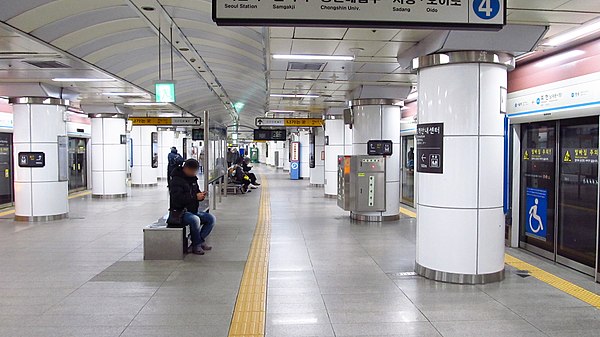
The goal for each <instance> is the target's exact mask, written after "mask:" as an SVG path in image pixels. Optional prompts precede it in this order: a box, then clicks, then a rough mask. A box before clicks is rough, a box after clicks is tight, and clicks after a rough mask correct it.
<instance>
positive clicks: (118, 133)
mask: <svg viewBox="0 0 600 337" xmlns="http://www.w3.org/2000/svg"><path fill="white" fill-rule="evenodd" d="M90 117H91V118H92V197H94V198H124V197H126V196H127V142H126V141H125V142H124V141H123V140H126V139H124V138H126V134H127V126H126V124H127V122H126V118H127V117H125V116H124V115H121V114H92V115H90Z"/></svg>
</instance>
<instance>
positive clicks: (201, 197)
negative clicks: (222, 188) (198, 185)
mask: <svg viewBox="0 0 600 337" xmlns="http://www.w3.org/2000/svg"><path fill="white" fill-rule="evenodd" d="M196 199H198V201H204V199H206V192H200V193H198V194H196Z"/></svg>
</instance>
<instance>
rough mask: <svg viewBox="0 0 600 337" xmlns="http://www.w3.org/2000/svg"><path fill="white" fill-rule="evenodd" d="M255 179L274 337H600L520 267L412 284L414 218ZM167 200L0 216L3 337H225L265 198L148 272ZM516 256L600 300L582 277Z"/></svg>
mask: <svg viewBox="0 0 600 337" xmlns="http://www.w3.org/2000/svg"><path fill="white" fill-rule="evenodd" d="M258 171H259V172H261V173H263V176H264V177H265V178H266V179H268V181H269V190H268V192H269V193H270V200H271V205H270V207H271V225H272V230H271V250H270V265H269V277H268V292H267V294H268V295H267V296H268V297H267V315H266V336H268V337H294V336H323V337H325V336H486V337H493V336H527V337H529V336H561V337H563V336H578V337H586V336H595V337H596V336H598V331H600V311H599V310H597V309H596V308H594V307H592V306H590V305H589V304H587V303H584V302H582V301H580V300H579V299H576V298H574V297H572V296H570V295H568V294H566V293H564V292H562V291H560V290H557V289H555V288H553V287H551V286H549V285H547V284H545V283H543V282H541V281H539V280H537V279H535V278H533V277H526V278H523V277H521V276H518V275H516V273H515V269H514V268H512V267H508V268H507V278H506V280H505V281H503V282H501V283H497V284H491V285H486V286H459V285H451V284H442V283H437V282H432V281H428V280H425V279H423V278H420V277H416V276H411V275H405V274H403V273H405V272H411V271H412V269H413V263H414V254H415V253H414V251H415V247H414V245H415V221H414V219H411V218H408V217H406V218H403V219H402V220H400V221H397V222H391V223H385V224H370V225H369V224H359V223H352V222H351V221H350V220H349V218H348V216H347V214H346V213H345V212H343V211H342V210H340V209H339V208H337V206H336V202H335V200H332V199H326V198H323V190H322V188H313V187H310V186H309V184H308V182H307V181H295V182H293V181H290V180H288V179H287V176H286V175H284V174H283V173H282V172H281V171H279V172H277V171H275V170H273V169H270V168H258ZM167 197H168V195H167V192H166V188H165V187H164V186H161V187H157V188H148V189H134V190H133V191H132V193H131V197H129V198H127V199H126V200H95V199H91V198H89V197H84V198H77V199H73V200H71V201H70V205H71V210H72V211H71V218H70V219H69V220H65V221H57V222H50V223H45V224H33V225H29V224H20V223H15V222H13V221H12V220H11V219H10V217H6V218H5V219H1V220H0V336H28V337H31V336H34V337H37V336H40V337H42V336H44V337H54V336H57V337H58V336H61V337H65V336H78V337H79V336H107V337H108V336H111V337H113V336H181V337H186V336H195V337H198V336H200V337H202V336H205V337H225V336H227V335H228V330H229V326H230V322H231V316H232V312H233V310H234V306H235V302H236V297H237V293H238V289H239V285H240V280H241V279H242V273H243V270H244V266H245V263H246V259H247V255H248V252H249V249H250V244H251V241H252V238H253V234H254V229H255V226H256V222H257V219H258V211H259V205H260V203H259V199H260V192H259V191H255V192H253V193H250V194H248V195H244V196H231V197H228V198H227V199H226V200H225V202H224V203H223V204H221V205H220V207H219V208H218V209H217V210H216V211H215V212H214V213H215V214H216V216H217V217H218V224H217V227H216V228H215V230H214V232H213V235H212V237H211V244H212V245H213V246H214V247H215V249H214V250H213V251H211V252H208V253H207V255H205V256H193V255H189V256H187V257H186V259H185V261H181V262H179V261H175V262H169V261H150V262H148V261H146V262H144V261H143V247H142V228H143V227H144V225H146V224H149V223H152V222H153V221H154V220H156V218H158V217H159V216H161V215H162V214H164V213H165V210H166V208H167ZM510 254H511V255H513V256H516V257H518V258H520V259H522V260H525V261H527V262H529V263H531V264H534V265H536V266H538V267H540V268H544V269H545V270H547V271H549V272H552V273H555V274H557V275H559V276H560V277H563V278H565V279H567V280H569V281H571V282H573V283H575V284H578V285H580V286H583V287H585V288H587V289H588V290H591V291H593V292H595V293H596V294H600V285H597V284H595V283H594V282H593V281H592V280H591V279H590V278H588V277H587V276H584V275H581V274H579V273H577V272H574V271H571V270H569V269H568V268H565V267H561V266H555V265H553V264H551V263H549V262H547V261H545V260H543V259H541V258H538V257H535V256H532V255H530V254H527V253H524V252H522V251H519V250H510Z"/></svg>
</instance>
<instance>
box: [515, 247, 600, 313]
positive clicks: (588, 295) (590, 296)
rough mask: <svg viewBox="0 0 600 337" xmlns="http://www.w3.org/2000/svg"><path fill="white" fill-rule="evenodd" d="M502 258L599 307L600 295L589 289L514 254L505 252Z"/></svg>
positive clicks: (537, 277) (543, 280) (539, 278)
mask: <svg viewBox="0 0 600 337" xmlns="http://www.w3.org/2000/svg"><path fill="white" fill-rule="evenodd" d="M504 259H505V262H506V264H507V265H509V266H512V267H515V268H517V269H519V270H527V271H528V272H529V274H530V275H531V276H533V277H535V278H536V279H538V280H540V281H542V282H544V283H546V284H548V285H550V286H552V287H554V288H556V289H558V290H560V291H562V292H565V293H567V294H569V295H571V296H573V297H575V298H577V299H579V300H581V301H583V302H585V303H587V304H589V305H592V306H594V307H596V308H598V309H600V295H597V294H594V293H593V292H591V291H589V290H586V289H584V288H582V287H580V286H577V285H575V284H573V283H571V282H569V281H567V280H564V279H562V278H560V277H558V276H556V275H553V274H551V273H549V272H547V271H545V270H542V269H540V268H538V267H536V266H534V265H531V264H529V263H527V262H525V261H521V260H519V259H517V258H516V257H514V256H511V255H508V254H505V255H504Z"/></svg>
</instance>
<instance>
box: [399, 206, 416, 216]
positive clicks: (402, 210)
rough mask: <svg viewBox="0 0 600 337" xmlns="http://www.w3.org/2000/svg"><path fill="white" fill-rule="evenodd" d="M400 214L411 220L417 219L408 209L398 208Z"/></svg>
mask: <svg viewBox="0 0 600 337" xmlns="http://www.w3.org/2000/svg"><path fill="white" fill-rule="evenodd" d="M400 213H402V214H404V215H406V216H409V217H411V218H416V217H417V213H415V212H413V211H411V210H409V209H408V208H404V207H400Z"/></svg>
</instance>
